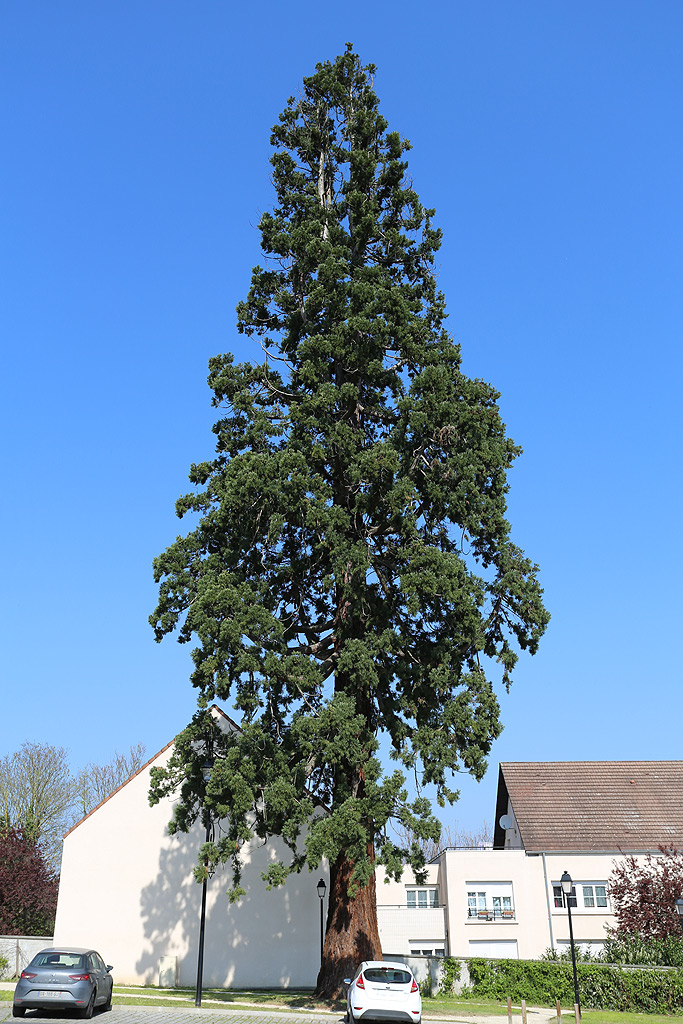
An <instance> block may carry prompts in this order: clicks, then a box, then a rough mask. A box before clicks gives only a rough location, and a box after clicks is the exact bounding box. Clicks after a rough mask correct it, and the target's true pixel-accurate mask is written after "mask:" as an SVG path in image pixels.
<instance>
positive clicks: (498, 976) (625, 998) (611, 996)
mask: <svg viewBox="0 0 683 1024" xmlns="http://www.w3.org/2000/svg"><path fill="white" fill-rule="evenodd" d="M468 966H469V972H470V983H471V989H470V992H469V994H470V995H472V996H477V997H482V998H490V999H498V1000H501V1001H502V1000H504V999H506V998H507V996H510V997H511V998H512V999H513V1000H515V1002H519V1000H520V999H526V1001H527V1003H531V1004H534V1003H535V1004H539V1005H541V1006H553V1005H554V1003H555V1001H556V1000H557V999H559V1000H560V1002H561V1003H562V1004H563V1005H565V1006H571V1005H572V1004H573V1002H574V983H573V978H572V967H571V962H570V961H567V960H558V961H549V960H481V959H478V958H477V959H472V960H469V961H468ZM577 974H578V979H579V995H580V998H581V1005H582V1006H583V1007H585V1008H586V1009H589V1008H590V1009H593V1010H617V1011H622V1012H623V1011H629V1012H641V1013H643V1012H645V1013H676V1012H679V1013H680V1012H681V1011H683V970H676V969H673V968H671V969H665V968H660V969H659V970H657V969H654V970H653V969H650V970H648V969H647V968H644V967H634V968H630V969H622V968H620V967H610V966H608V965H607V964H601V963H579V964H577ZM463 994H464V993H463Z"/></svg>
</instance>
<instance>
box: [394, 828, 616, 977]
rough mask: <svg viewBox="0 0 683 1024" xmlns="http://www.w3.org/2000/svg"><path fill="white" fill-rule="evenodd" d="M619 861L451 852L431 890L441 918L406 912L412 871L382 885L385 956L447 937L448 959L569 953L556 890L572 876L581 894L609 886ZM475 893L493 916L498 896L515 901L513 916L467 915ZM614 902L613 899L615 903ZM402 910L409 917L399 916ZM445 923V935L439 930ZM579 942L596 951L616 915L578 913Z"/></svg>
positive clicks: (433, 868)
mask: <svg viewBox="0 0 683 1024" xmlns="http://www.w3.org/2000/svg"><path fill="white" fill-rule="evenodd" d="M614 862H615V855H614V854H611V853H608V854H577V853H572V854H546V855H545V856H544V855H541V854H539V855H533V854H532V855H529V854H526V853H525V851H524V850H520V849H514V848H508V849H505V850H466V849H462V850H446V851H445V852H444V853H443V854H442V855H441V857H440V859H439V862H438V863H437V864H433V865H430V866H429V878H428V884H432V885H438V886H439V897H440V901H441V903H442V907H441V909H440V910H438V911H437V910H436V909H435V908H431V907H428V908H423V909H416V910H412V909H411V910H409V909H408V908H407V891H408V889H409V888H410V887H411V886H413V885H414V884H415V880H414V877H413V875H412V872H410V871H408V870H406V872H404V877H403V879H402V880H401V882H393V881H392V882H389V883H388V884H384V876H383V874H382V872H381V871H380V873H379V877H378V884H377V904H378V907H377V909H378V918H379V926H380V938H381V941H382V949H383V951H384V953H385V954H392V955H406V956H407V955H408V954H409V953H411V952H414V950H415V948H416V946H417V945H419V942H418V940H424V945H425V946H426V947H427V948H429V942H428V940H436V939H437V938H439V937H443V939H444V941H445V948H446V952H447V954H449V955H451V956H456V957H469V956H486V957H497V956H498V957H512V958H519V959H537V958H538V957H539V956H541V955H542V954H543V953H544V952H545V950H546V949H548V948H556V949H560V950H561V949H563V948H564V946H565V944H566V943H567V942H568V941H569V926H568V918H567V910H566V908H565V907H559V908H555V907H554V905H553V890H552V885H553V882H554V883H556V884H557V883H559V880H560V878H561V876H562V874H563V872H564V871H565V870H566V871H569V873H570V875H571V876H572V879H573V881H574V884H575V886H576V888H577V891H578V892H579V899H580V898H581V897H580V890H579V886H582V885H583V884H592V885H595V884H596V883H604V882H606V881H607V879H608V878H609V876H610V875H611V873H612V870H613V867H614ZM468 891H475V892H479V891H483V892H486V893H487V900H488V906H489V908H490V907H491V905H492V898H493V896H494V895H496V896H498V897H499V898H502V895H503V894H507V893H510V894H511V902H512V915H511V916H509V917H505V918H502V917H498V918H495V919H493V920H489V919H487V918H486V919H485V918H483V917H482V918H480V917H478V916H474V917H471V916H469V915H468V898H467V894H468ZM608 902H609V899H608ZM400 908H402V909H400ZM439 915H441V916H440V922H441V923H440V931H439V930H438V929H439V924H438V922H439ZM572 921H573V925H574V938H575V940H576V941H577V942H580V943H581V944H583V945H586V946H591V947H592V948H593V949H597V948H599V947H600V945H601V943H602V942H603V941H604V939H605V933H606V928H607V927H608V926H610V925H611V926H613V925H614V916H613V914H612V912H611V907H609V906H608V908H607V910H602V909H599V908H597V907H595V908H593V909H592V910H585V909H584V908H582V907H581V906H578V907H577V908H576V909H575V910H573V911H572Z"/></svg>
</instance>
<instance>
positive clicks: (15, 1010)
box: [12, 1006, 26, 1017]
mask: <svg viewBox="0 0 683 1024" xmlns="http://www.w3.org/2000/svg"><path fill="white" fill-rule="evenodd" d="M25 1013H26V1007H25V1006H13V1007H12V1016H13V1017H23V1016H24V1014H25Z"/></svg>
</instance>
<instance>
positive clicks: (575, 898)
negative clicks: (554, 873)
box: [553, 882, 609, 911]
mask: <svg viewBox="0 0 683 1024" xmlns="http://www.w3.org/2000/svg"><path fill="white" fill-rule="evenodd" d="M553 903H554V904H555V907H556V909H558V910H559V909H561V908H563V907H566V905H567V904H566V903H565V900H564V894H563V892H562V886H561V885H559V884H557V883H555V882H553ZM569 906H570V907H571V908H572V910H579V911H581V910H596V911H599V910H608V909H609V900H608V898H607V886H606V884H605V883H604V882H590V883H584V882H581V883H579V884H578V885H573V886H572V893H571V896H570V897H569Z"/></svg>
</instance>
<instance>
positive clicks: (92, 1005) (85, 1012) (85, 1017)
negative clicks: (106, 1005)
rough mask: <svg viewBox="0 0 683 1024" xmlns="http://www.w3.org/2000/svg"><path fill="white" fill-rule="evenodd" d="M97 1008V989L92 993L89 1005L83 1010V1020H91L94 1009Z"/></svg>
mask: <svg viewBox="0 0 683 1024" xmlns="http://www.w3.org/2000/svg"><path fill="white" fill-rule="evenodd" d="M94 1009H95V989H93V990H92V992H91V993H90V999H89V1000H88V1005H87V1006H86V1007H85V1008H84V1009H82V1010H81V1018H82V1019H83V1020H90V1018H91V1017H92V1013H93V1010H94Z"/></svg>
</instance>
